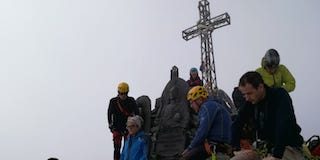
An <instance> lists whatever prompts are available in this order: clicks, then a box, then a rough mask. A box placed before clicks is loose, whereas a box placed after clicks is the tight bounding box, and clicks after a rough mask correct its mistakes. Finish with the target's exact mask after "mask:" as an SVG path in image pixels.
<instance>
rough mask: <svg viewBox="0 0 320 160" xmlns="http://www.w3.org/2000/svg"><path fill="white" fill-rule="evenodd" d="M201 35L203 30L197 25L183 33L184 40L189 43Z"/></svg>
mask: <svg viewBox="0 0 320 160" xmlns="http://www.w3.org/2000/svg"><path fill="white" fill-rule="evenodd" d="M200 34H201V30H200V29H199V28H198V25H195V26H192V27H190V28H187V29H185V30H184V31H182V38H183V39H184V40H186V41H188V40H190V39H192V38H194V37H197V36H198V35H200Z"/></svg>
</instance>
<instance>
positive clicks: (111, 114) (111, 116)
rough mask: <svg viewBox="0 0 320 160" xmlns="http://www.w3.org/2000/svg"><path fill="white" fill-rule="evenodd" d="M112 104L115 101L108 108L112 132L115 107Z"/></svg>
mask: <svg viewBox="0 0 320 160" xmlns="http://www.w3.org/2000/svg"><path fill="white" fill-rule="evenodd" d="M112 102H113V100H112V99H111V100H110V102H109V107H108V124H109V128H110V130H112V129H113V117H114V106H113V103H112Z"/></svg>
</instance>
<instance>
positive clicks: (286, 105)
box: [273, 89, 295, 158]
mask: <svg viewBox="0 0 320 160" xmlns="http://www.w3.org/2000/svg"><path fill="white" fill-rule="evenodd" d="M280 90H281V91H282V92H280V93H281V94H279V95H278V96H279V98H278V105H276V115H275V116H276V117H275V118H276V122H277V123H276V126H275V127H276V128H275V144H274V145H275V147H274V150H273V156H274V157H277V158H282V156H283V153H284V150H285V147H286V144H287V141H288V138H287V135H288V134H290V133H289V130H290V127H292V123H293V121H295V118H294V112H293V106H292V100H291V98H290V96H289V94H288V93H287V92H286V91H285V90H284V89H280ZM294 123H295V122H294Z"/></svg>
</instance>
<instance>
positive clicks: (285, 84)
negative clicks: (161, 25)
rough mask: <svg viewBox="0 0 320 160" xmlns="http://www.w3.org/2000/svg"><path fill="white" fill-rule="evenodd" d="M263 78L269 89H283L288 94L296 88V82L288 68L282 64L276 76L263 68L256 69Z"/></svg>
mask: <svg viewBox="0 0 320 160" xmlns="http://www.w3.org/2000/svg"><path fill="white" fill-rule="evenodd" d="M256 71H257V72H258V73H260V75H261V76H262V78H263V81H264V83H265V84H266V85H267V86H269V87H275V88H277V87H282V88H284V89H285V90H286V91H287V92H291V91H293V90H294V89H295V87H296V81H295V79H294V77H293V75H292V74H291V73H290V71H289V70H288V69H287V67H286V66H284V65H282V64H280V65H279V67H278V69H277V70H276V72H275V73H274V74H270V73H269V72H268V71H267V70H265V69H264V68H263V67H260V68H258V69H256Z"/></svg>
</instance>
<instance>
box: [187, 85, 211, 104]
mask: <svg viewBox="0 0 320 160" xmlns="http://www.w3.org/2000/svg"><path fill="white" fill-rule="evenodd" d="M200 97H203V98H207V97H208V92H207V90H206V89H205V88H204V87H202V86H195V87H193V88H191V89H190V90H189V92H188V96H187V99H188V101H194V100H196V99H198V98H200Z"/></svg>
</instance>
